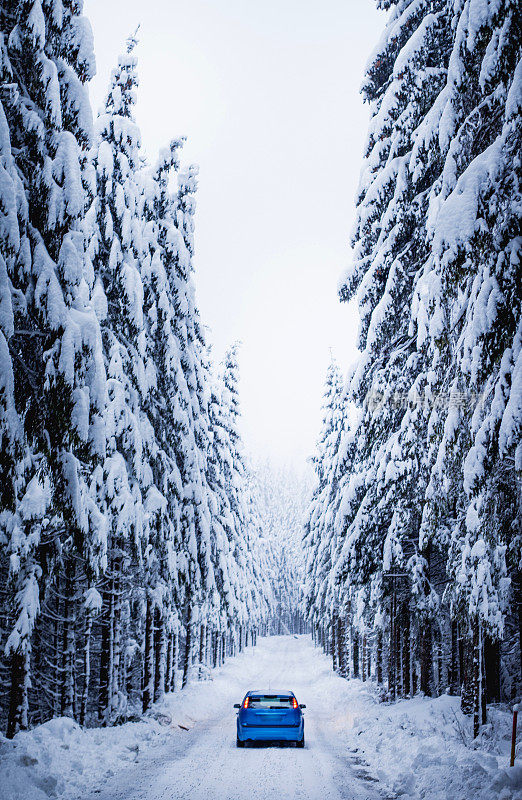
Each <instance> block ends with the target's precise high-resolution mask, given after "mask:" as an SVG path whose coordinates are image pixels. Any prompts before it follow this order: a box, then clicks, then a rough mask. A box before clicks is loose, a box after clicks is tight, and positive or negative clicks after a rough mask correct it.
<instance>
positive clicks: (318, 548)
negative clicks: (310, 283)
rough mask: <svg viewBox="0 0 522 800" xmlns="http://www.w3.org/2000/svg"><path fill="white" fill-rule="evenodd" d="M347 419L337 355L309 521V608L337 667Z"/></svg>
mask: <svg viewBox="0 0 522 800" xmlns="http://www.w3.org/2000/svg"><path fill="white" fill-rule="evenodd" d="M347 424H348V410H347V406H346V400H345V387H344V382H343V378H342V375H341V371H340V369H339V366H338V364H337V362H336V361H335V360H334V359H333V358H332V360H331V362H330V364H329V366H328V369H327V372H326V379H325V388H324V398H323V421H322V427H321V432H320V435H319V439H318V442H317V448H316V453H315V455H314V456H313V458H312V465H313V467H314V472H315V480H316V485H315V488H314V491H313V495H312V501H311V503H310V507H309V509H308V511H307V515H306V521H305V534H304V544H305V548H306V549H307V560H306V583H305V589H304V607H305V609H306V612H307V614H308V616H309V618H310V621H311V622H312V624H313V625H314V626H315V627H321V629H322V630H321V636H322V638H323V639H324V638H325V636H328V637H329V644H328V647H327V649H328V652H330V653H331V655H332V656H333V659H334V666H336V665H337V663H338V653H339V648H338V647H336V646H335V640H336V636H337V635H338V620H339V618H340V617H341V616H344V615H345V614H346V609H341V608H340V607H339V596H338V592H337V590H336V589H334V587H333V584H332V581H331V580H330V578H331V573H332V566H333V559H334V556H335V553H336V551H337V532H336V529H335V526H334V524H333V523H334V519H335V512H336V500H335V498H336V494H337V488H338V480H339V469H338V467H339V464H338V456H339V453H340V452H341V441H342V439H343V436H344V433H345V428H346V425H347ZM343 630H344V629H343ZM341 649H342V648H341Z"/></svg>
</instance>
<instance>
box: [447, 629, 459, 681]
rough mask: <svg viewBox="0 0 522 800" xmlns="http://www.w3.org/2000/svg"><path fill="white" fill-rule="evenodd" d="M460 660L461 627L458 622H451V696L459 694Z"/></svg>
mask: <svg viewBox="0 0 522 800" xmlns="http://www.w3.org/2000/svg"><path fill="white" fill-rule="evenodd" d="M459 667H460V659H459V626H458V623H457V622H456V620H452V621H451V666H450V671H449V673H450V674H449V689H450V694H451V695H456V694H458V691H459V687H460V668H459Z"/></svg>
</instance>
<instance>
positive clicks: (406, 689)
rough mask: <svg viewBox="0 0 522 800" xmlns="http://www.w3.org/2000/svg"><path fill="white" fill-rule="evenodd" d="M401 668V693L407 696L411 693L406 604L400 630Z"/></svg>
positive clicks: (408, 617)
mask: <svg viewBox="0 0 522 800" xmlns="http://www.w3.org/2000/svg"><path fill="white" fill-rule="evenodd" d="M401 640H402V645H401V669H402V680H401V683H402V694H403V696H404V697H408V696H409V695H410V694H411V685H410V610H409V608H408V606H407V605H406V604H404V606H403V612H402V631H401Z"/></svg>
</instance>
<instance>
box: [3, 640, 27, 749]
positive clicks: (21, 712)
mask: <svg viewBox="0 0 522 800" xmlns="http://www.w3.org/2000/svg"><path fill="white" fill-rule="evenodd" d="M29 686H30V654H29V651H28V650H26V652H24V653H20V652H16V653H12V655H11V685H10V691H9V712H8V717H7V733H6V736H7V738H8V739H12V738H13V736H15V735H16V734H17V733H18V731H26V730H27V728H28V711H29V696H28V690H29Z"/></svg>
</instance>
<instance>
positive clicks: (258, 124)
mask: <svg viewBox="0 0 522 800" xmlns="http://www.w3.org/2000/svg"><path fill="white" fill-rule="evenodd" d="M85 13H86V14H87V16H88V17H89V19H90V21H91V24H92V26H93V30H94V37H95V50H96V56H97V64H98V74H97V77H96V78H95V80H94V81H93V82H92V84H91V97H92V100H93V105H94V109H95V111H96V109H97V108H98V107H99V106H100V104H101V102H102V100H103V96H104V94H105V91H106V86H107V83H108V80H109V76H110V70H111V69H112V67H113V66H114V64H115V62H116V58H117V56H118V53H119V52H120V51H122V49H123V47H124V42H125V39H126V37H127V36H128V35H129V33H131V32H132V31H133V30H134V28H135V27H136V26H137V25H138V23H141V28H140V46H139V49H138V51H137V55H138V58H139V75H140V90H139V101H138V107H137V119H138V123H139V125H140V127H141V130H142V136H143V144H144V147H145V150H146V152H147V154H148V155H149V157H150V158H151V159H154V158H155V155H156V153H157V150H158V148H159V147H161V146H163V145H165V144H166V143H168V141H169V140H170V139H171V138H172V137H173V136H177V135H179V134H185V135H187V137H188V142H187V145H186V147H185V155H184V159H185V160H186V161H187V162H196V163H198V164H199V165H200V181H199V191H198V197H197V201H198V211H197V217H196V251H197V253H196V259H195V267H196V286H197V297H198V305H199V308H200V311H201V316H202V319H203V321H204V322H205V323H206V324H207V325H208V326H209V327H210V328H211V340H212V341H213V342H214V345H215V353H216V355H218V356H219V357H221V356H222V354H223V352H224V349H225V348H226V346H227V345H228V344H229V343H231V342H233V341H235V340H241V341H242V343H243V347H242V355H241V375H242V382H241V399H242V407H243V427H244V435H245V440H246V443H247V447H248V449H249V450H250V451H251V452H252V453H253V455H254V456H256V457H267V456H268V457H270V458H272V459H274V460H275V461H279V462H283V463H284V462H291V463H293V464H294V465H295V466H299V464H300V463H302V462H304V459H305V458H306V457H307V456H308V455H310V454H311V452H312V450H313V447H314V442H315V439H316V437H317V434H318V431H319V426H320V420H321V412H320V406H321V396H322V388H323V381H324V375H325V371H326V368H327V365H328V362H329V359H330V348H331V350H332V352H333V354H334V355H335V357H336V358H337V359H338V361H339V362H340V363H341V365H342V366H343V368H345V367H347V366H348V364H349V363H350V362H351V361H353V360H354V358H355V357H356V350H355V336H356V331H357V325H358V318H357V311H356V310H355V309H354V308H353V306H351V305H350V306H347V305H345V304H342V305H341V304H340V303H339V302H338V300H337V293H336V288H337V281H338V278H339V275H340V273H341V272H342V270H343V269H344V267H345V266H346V264H347V263H348V261H349V258H350V250H349V234H350V230H351V226H352V223H353V217H354V195H355V191H356V188H357V182H358V176H359V170H360V166H361V158H362V150H363V144H364V140H365V136H366V129H367V124H368V108H367V106H363V104H362V99H361V97H360V95H359V86H360V83H361V80H362V76H363V70H364V65H365V63H366V61H367V59H368V57H369V55H370V52H371V50H372V49H373V47H374V45H375V43H376V41H377V39H378V37H379V35H380V32H381V30H382V28H383V25H384V18H383V15H382V13H381V12H378V11H377V10H376V8H375V0H148V2H143V0H85Z"/></svg>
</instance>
